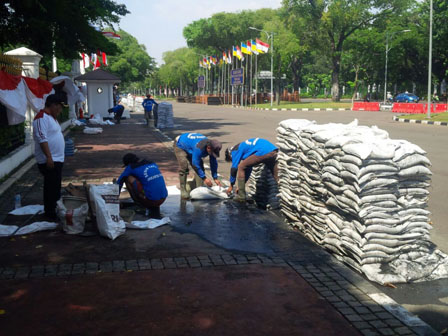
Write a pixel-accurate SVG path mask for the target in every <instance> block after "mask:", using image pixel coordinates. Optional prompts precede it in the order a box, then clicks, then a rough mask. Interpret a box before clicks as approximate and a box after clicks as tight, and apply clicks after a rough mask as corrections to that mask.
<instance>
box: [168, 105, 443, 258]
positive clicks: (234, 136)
mask: <svg viewBox="0 0 448 336" xmlns="http://www.w3.org/2000/svg"><path fill="white" fill-rule="evenodd" d="M173 109H174V115H175V125H176V128H175V129H173V130H170V131H165V133H167V134H168V135H170V136H172V138H174V136H177V135H178V134H181V133H183V132H199V133H203V134H205V135H207V136H208V137H210V138H217V139H219V140H220V141H221V142H222V143H223V147H224V148H225V147H227V146H231V145H233V144H236V143H238V142H241V141H243V140H246V139H249V138H252V137H260V138H265V139H268V140H269V141H271V142H273V143H275V142H276V128H277V125H278V123H279V122H280V121H282V120H285V119H308V120H315V121H316V122H318V123H329V122H338V123H348V122H351V121H353V120H354V119H358V120H359V124H360V125H367V126H373V125H376V126H378V127H379V128H381V129H384V130H386V131H388V132H389V135H390V137H391V138H393V139H405V140H408V141H410V142H412V143H415V144H417V145H419V146H420V147H421V148H423V149H424V150H425V151H427V153H428V158H429V159H430V160H431V162H432V167H431V171H432V172H433V178H432V186H431V187H430V199H429V210H430V211H431V213H432V216H431V219H432V224H433V230H432V232H431V237H432V241H433V242H434V243H435V244H437V245H438V246H439V248H440V249H441V250H442V251H444V252H446V253H448V226H447V225H446V222H445V220H446V218H447V216H448V207H447V200H448V150H447V148H446V146H447V145H448V127H446V126H434V125H421V124H403V123H398V122H394V121H393V120H392V117H393V115H394V114H393V113H391V112H364V111H307V112H298V111H259V110H245V109H235V108H230V107H218V106H206V105H200V104H182V103H174V104H173ZM229 169H230V165H229V164H228V163H227V162H225V161H224V157H223V155H222V156H221V158H220V159H219V173H220V174H222V175H224V176H225V177H228V175H229Z"/></svg>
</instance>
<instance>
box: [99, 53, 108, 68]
mask: <svg viewBox="0 0 448 336" xmlns="http://www.w3.org/2000/svg"><path fill="white" fill-rule="evenodd" d="M101 59H102V62H103V65H104V66H108V64H107V55H106V53H105V52H101Z"/></svg>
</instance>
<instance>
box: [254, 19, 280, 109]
mask: <svg viewBox="0 0 448 336" xmlns="http://www.w3.org/2000/svg"><path fill="white" fill-rule="evenodd" d="M249 29H252V30H258V31H260V32H263V33H265V34H266V36H267V38H268V40H269V39H271V107H272V106H273V104H274V34H275V33H274V32H268V31H266V30H263V29H258V28H255V27H249Z"/></svg>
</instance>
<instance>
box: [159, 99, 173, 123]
mask: <svg viewBox="0 0 448 336" xmlns="http://www.w3.org/2000/svg"><path fill="white" fill-rule="evenodd" d="M173 127H174V120H173V105H172V104H171V103H167V102H161V103H160V104H159V108H158V120H157V128H160V129H162V128H173Z"/></svg>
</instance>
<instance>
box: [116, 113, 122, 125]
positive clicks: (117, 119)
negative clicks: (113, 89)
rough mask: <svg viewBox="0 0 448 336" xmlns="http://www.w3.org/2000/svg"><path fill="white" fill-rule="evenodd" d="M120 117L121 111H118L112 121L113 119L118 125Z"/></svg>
mask: <svg viewBox="0 0 448 336" xmlns="http://www.w3.org/2000/svg"><path fill="white" fill-rule="evenodd" d="M122 115H123V111H118V112H117V113H115V116H114V119H115V123H116V124H119V123H120V120H121V116H122Z"/></svg>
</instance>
